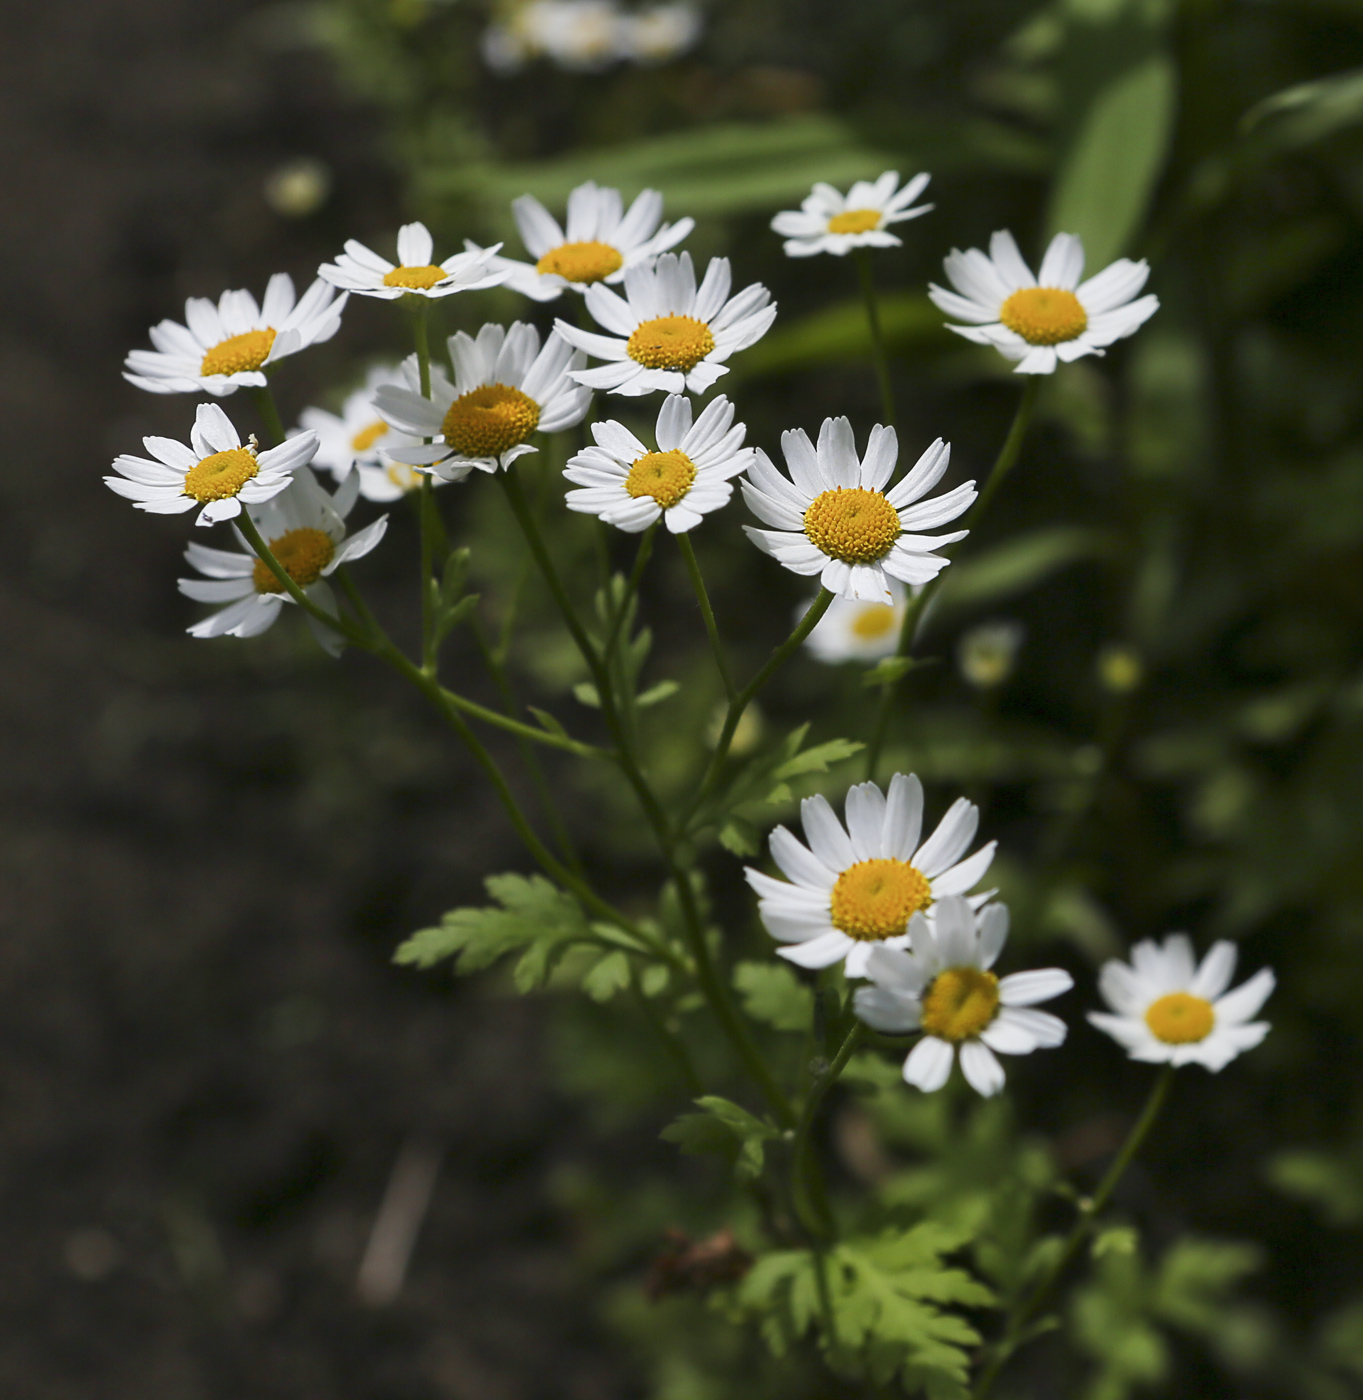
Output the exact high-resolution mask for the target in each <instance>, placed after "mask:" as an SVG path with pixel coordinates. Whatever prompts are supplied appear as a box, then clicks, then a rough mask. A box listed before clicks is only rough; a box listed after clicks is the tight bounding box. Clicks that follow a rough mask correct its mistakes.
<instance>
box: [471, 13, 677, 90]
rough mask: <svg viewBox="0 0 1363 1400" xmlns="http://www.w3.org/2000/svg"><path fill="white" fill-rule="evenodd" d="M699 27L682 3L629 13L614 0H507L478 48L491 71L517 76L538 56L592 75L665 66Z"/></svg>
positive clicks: (487, 29) (563, 66)
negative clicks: (633, 66) (622, 67)
mask: <svg viewBox="0 0 1363 1400" xmlns="http://www.w3.org/2000/svg"><path fill="white" fill-rule="evenodd" d="M702 27H703V24H702V20H701V15H700V11H699V10H698V9H697V8H696V7H695V6H694V5H692V4H689V3H687V0H662V3H655V4H649V5H646V6H644V7H643V8H641V9H638V10H634V11H629V10H623V9H621V8H620V6H619V5H617V4H616V3H615V0H511V3H510V4H508V5H507V6H506V13H505V15H504V16H503V17H502V18H501V19H500V20H498V21H497V22H496V23H493V24H490V25H489V26H488V27H487V28H486V29H485V30H484V31H483V36H482V44H481V47H482V52H483V61H484V62H485V63H486V64H487V66H488V67H489V68H491V69H492V70H493V72H495V73H504V74H510V73H518V72H520V71H521V69H523V68H524V67H525V66H526V65H527V64H529V63H532V62H534V60H535V59H537V58H541V57H543V58H547V59H548V60H549V61H550V62H551V63H553V64H554V65H555V66H556V67H558V68H564V69H567V70H568V71H569V72H577V73H594V72H599V71H601V70H602V69H604V68H609V67H610V66H611V65H612V64H613V63H619V62H627V63H637V64H640V65H641V66H646V67H650V66H652V65H654V64H659V63H667V62H670V61H671V60H672V59H674V58H679V57H680V56H681V55H682V54H684V53H685V52H686V51H687V50H688V49H691V48H693V47H694V46H695V44H696V41H697V40H698V39H699V38H700V35H701V29H702Z"/></svg>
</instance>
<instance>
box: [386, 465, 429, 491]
mask: <svg viewBox="0 0 1363 1400" xmlns="http://www.w3.org/2000/svg"><path fill="white" fill-rule="evenodd" d="M383 474H384V475H385V476H386V477H387V478H388V480H389V481H391V482H392V483H393V485H394V486H396V487H397V488H398V490H399V491H415V490H416V489H417V487H419V486H420V485H421V473H420V472H419V471H417V469H416V468H415V467H411V466H408V465H407V463H406V462H389V463H388V464H387V466H385V467H384V469H383Z"/></svg>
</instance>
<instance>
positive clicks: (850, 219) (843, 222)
mask: <svg viewBox="0 0 1363 1400" xmlns="http://www.w3.org/2000/svg"><path fill="white" fill-rule="evenodd" d="M880 219H881V214H880V210H879V209H847V210H844V211H843V212H842V213H841V214H834V215H833V217H832V218H831V219H829V221H828V231H829V233H870V231H871V230H872V229H873V228H879V227H880Z"/></svg>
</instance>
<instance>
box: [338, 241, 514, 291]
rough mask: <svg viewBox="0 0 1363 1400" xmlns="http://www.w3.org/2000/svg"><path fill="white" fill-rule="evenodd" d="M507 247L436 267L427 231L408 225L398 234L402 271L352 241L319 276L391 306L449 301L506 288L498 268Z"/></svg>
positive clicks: (467, 255) (469, 254)
mask: <svg viewBox="0 0 1363 1400" xmlns="http://www.w3.org/2000/svg"><path fill="white" fill-rule="evenodd" d="M501 246H502V245H501V244H500V243H498V244H497V245H496V246H495V247H492V248H479V249H478V250H477V251H476V252H464V253H455V254H454V256H453V257H449V258H446V259H445V261H444V262H442V263H433V262H432V261H431V259H432V258H433V257H434V256H435V243H434V242H433V240H432V238H431V235H430V232H429V230H428V229H427V228H426V225H425V224H403V226H402V227H401V228H400V229H399V230H398V262H397V266H396V267H395V266H394V265H393V264H392V263H390V262H389V261H388V259H387V258H381V257H380V256H379V255H378V254H377V253H375V252H374V251H372V249H369V248H366V247H365V246H364V244H363V243H357V242H356V241H355V239H353V238H350V239H347V240H346V245H345V252H344V253H342V254H341V255H340V256H339V257H338V258H337V259H336V261H335V262H334V263H323V264H322V265H321V267H319V268H318V269H317V272H318V275H319V276H321V277H324V278H326V280H327V281H328V282H330V283H331V284H332V285H333V286H336V287H344V288H346V290H347V291H351V292H358V293H359V294H360V295H361V296H366V297H382V298H383V299H384V300H385V301H395V300H397V298H398V297H404V296H418V297H448V296H453V295H454V294H455V293H456V292H479V291H482V290H483V289H484V288H485V287H497V286H500V285H501V284H502V283H503V282H505V281H506V272H505V271H504V270H502V269H499V268H496V267H494V266H493V259H494V258H495V257H496V255H497V249H498V248H500V247H501Z"/></svg>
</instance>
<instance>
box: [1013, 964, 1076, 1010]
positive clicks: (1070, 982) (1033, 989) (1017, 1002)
mask: <svg viewBox="0 0 1363 1400" xmlns="http://www.w3.org/2000/svg"><path fill="white" fill-rule="evenodd" d="M1073 986H1074V978H1073V977H1071V976H1070V974H1069V973H1068V972H1066V971H1065V970H1064V969H1063V968H1059V967H1045V968H1040V969H1038V970H1037V971H1035V972H1014V973H1011V974H1010V975H1009V976H1007V977H1005V978H1003V980H1002V981H1000V983H999V1001H1000V1002H1002V1004H1003V1005H1004V1006H1035V1005H1036V1004H1037V1002H1040V1001H1050V999H1051V998H1052V997H1058V996H1060V995H1061V993H1062V992H1068V991H1069V989H1070V988H1071V987H1073Z"/></svg>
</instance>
